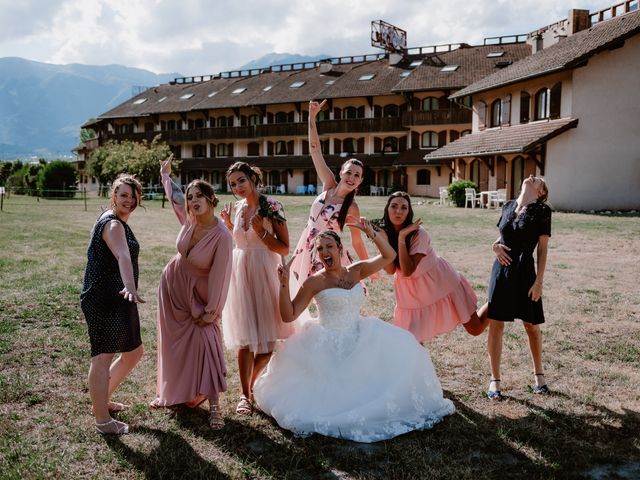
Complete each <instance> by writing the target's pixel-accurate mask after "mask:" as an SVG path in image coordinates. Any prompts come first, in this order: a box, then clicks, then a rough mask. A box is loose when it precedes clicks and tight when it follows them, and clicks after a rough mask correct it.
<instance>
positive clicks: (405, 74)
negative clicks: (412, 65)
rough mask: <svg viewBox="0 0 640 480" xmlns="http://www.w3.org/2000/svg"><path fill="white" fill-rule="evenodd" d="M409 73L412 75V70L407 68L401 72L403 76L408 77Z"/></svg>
mask: <svg viewBox="0 0 640 480" xmlns="http://www.w3.org/2000/svg"><path fill="white" fill-rule="evenodd" d="M409 75H411V70H405V71H404V72H402V73H401V74H400V76H401V77H402V78H405V77H408V76H409Z"/></svg>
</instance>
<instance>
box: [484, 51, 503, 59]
mask: <svg viewBox="0 0 640 480" xmlns="http://www.w3.org/2000/svg"><path fill="white" fill-rule="evenodd" d="M503 55H504V52H489V53H487V58H498V57H502V56H503Z"/></svg>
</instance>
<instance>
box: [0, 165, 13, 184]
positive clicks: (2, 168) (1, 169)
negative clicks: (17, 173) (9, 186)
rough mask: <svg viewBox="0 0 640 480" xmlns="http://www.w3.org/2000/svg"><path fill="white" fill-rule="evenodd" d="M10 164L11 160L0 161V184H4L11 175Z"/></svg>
mask: <svg viewBox="0 0 640 480" xmlns="http://www.w3.org/2000/svg"><path fill="white" fill-rule="evenodd" d="M11 170H12V165H11V162H0V185H4V184H5V182H6V181H7V178H9V175H11Z"/></svg>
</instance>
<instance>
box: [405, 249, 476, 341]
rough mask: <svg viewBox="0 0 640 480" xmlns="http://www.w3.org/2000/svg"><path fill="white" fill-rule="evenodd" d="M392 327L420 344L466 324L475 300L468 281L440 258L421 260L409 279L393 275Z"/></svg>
mask: <svg viewBox="0 0 640 480" xmlns="http://www.w3.org/2000/svg"><path fill="white" fill-rule="evenodd" d="M394 290H395V295H396V307H395V309H394V312H393V323H394V325H396V326H398V327H400V328H404V329H405V330H408V331H410V332H411V333H413V335H414V336H415V337H416V339H417V340H418V341H419V342H420V343H422V342H425V341H427V340H430V339H432V338H433V337H435V336H436V335H439V334H441V333H446V332H450V331H452V330H454V329H455V328H456V327H457V326H458V325H460V324H462V323H467V322H468V321H469V319H470V317H471V314H472V313H473V312H475V311H476V307H477V302H478V298H477V297H476V294H475V292H474V291H473V289H472V288H471V285H469V282H468V281H467V280H466V278H464V277H463V276H462V275H461V274H460V273H458V272H457V271H456V270H455V269H454V268H453V267H452V266H451V265H450V264H449V263H448V262H447V261H446V260H445V259H444V258H442V257H439V256H437V255H435V254H434V255H433V256H427V257H424V258H423V259H422V260H421V261H420V263H419V264H418V267H417V268H416V270H415V271H414V272H413V274H412V275H411V276H409V277H404V276H402V275H401V274H400V273H399V272H396V276H395V280H394Z"/></svg>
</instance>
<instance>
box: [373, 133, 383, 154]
mask: <svg viewBox="0 0 640 480" xmlns="http://www.w3.org/2000/svg"><path fill="white" fill-rule="evenodd" d="M373 151H374V152H375V153H380V152H381V151H382V139H381V138H379V137H374V139H373Z"/></svg>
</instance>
